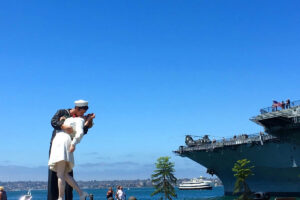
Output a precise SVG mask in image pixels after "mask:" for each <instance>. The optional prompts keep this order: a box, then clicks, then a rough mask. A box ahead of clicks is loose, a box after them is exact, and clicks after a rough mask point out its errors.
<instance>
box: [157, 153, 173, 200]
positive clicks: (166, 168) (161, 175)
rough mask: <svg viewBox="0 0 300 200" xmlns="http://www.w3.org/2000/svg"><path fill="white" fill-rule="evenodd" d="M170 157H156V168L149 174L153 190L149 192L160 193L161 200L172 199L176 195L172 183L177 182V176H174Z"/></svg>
mask: <svg viewBox="0 0 300 200" xmlns="http://www.w3.org/2000/svg"><path fill="white" fill-rule="evenodd" d="M169 159H170V157H160V158H158V159H157V163H155V165H156V170H154V174H152V176H151V181H152V184H153V186H154V188H155V191H154V192H153V193H152V194H151V196H154V195H156V194H159V193H161V194H162V196H161V198H160V199H161V200H163V199H165V200H167V199H168V200H172V198H171V196H172V197H177V195H176V192H175V189H174V185H175V184H176V182H177V178H176V177H175V176H174V174H173V173H174V172H175V170H174V163H171V162H170V161H169Z"/></svg>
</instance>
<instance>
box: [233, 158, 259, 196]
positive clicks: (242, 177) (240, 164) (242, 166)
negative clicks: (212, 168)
mask: <svg viewBox="0 0 300 200" xmlns="http://www.w3.org/2000/svg"><path fill="white" fill-rule="evenodd" d="M249 164H250V160H247V159H242V160H238V161H237V162H236V163H235V164H234V167H233V168H232V171H234V172H235V174H234V176H235V177H236V178H237V179H236V182H235V185H234V192H233V194H237V193H241V192H242V194H241V196H239V198H238V199H239V200H247V199H250V197H249V196H250V195H251V190H250V188H249V186H248V184H247V183H246V178H247V177H248V176H250V175H253V173H252V171H251V169H252V168H254V166H248V165H249Z"/></svg>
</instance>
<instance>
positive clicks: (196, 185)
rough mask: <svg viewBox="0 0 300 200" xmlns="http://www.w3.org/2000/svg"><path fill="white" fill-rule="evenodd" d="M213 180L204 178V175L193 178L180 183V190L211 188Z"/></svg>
mask: <svg viewBox="0 0 300 200" xmlns="http://www.w3.org/2000/svg"><path fill="white" fill-rule="evenodd" d="M212 186H213V182H212V181H210V180H206V179H204V178H203V177H202V176H200V178H193V179H191V180H189V181H183V182H182V183H181V184H179V187H178V188H179V189H180V190H211V189H212Z"/></svg>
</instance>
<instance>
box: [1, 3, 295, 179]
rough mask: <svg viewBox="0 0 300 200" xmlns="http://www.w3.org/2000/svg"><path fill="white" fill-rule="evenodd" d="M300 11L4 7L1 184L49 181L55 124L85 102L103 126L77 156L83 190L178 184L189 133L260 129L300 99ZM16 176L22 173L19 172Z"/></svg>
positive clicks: (250, 6)
mask: <svg viewBox="0 0 300 200" xmlns="http://www.w3.org/2000/svg"><path fill="white" fill-rule="evenodd" d="M299 10H300V2H299V1H274V0H272V1H260V0H257V1H255V0H251V1H246V0H244V1H240V0H237V1H200V0H197V1H192V0H191V1H183V0H182V1H174V0H172V1H154V0H151V1H150V0H147V1H140V0H136V1H133V0H132V1H64V2H62V1H42V2H41V1H2V2H1V3H0V27H1V31H0V37H1V40H0V66H1V74H0V89H1V98H0V103H1V113H2V115H1V116H0V120H1V128H0V136H1V140H0V152H1V157H0V180H12V181H13V180H29V179H31V180H46V177H47V171H46V170H47V161H48V150H49V142H50V137H51V132H52V127H51V126H50V119H51V117H52V116H53V114H54V113H55V112H56V110H57V109H60V108H71V107H73V101H74V100H77V99H86V100H88V101H89V102H90V110H89V111H90V112H94V113H96V115H97V117H96V119H95V126H94V127H93V129H91V130H90V131H89V133H88V135H86V136H85V137H84V139H83V140H82V142H81V143H80V145H78V147H77V150H76V153H75V160H76V167H75V173H76V177H77V178H78V179H81V180H90V179H97V180H108V179H135V178H149V177H150V174H151V173H152V170H153V167H154V162H155V161H156V159H157V158H158V157H160V156H171V157H172V161H173V162H175V166H176V170H177V176H178V177H196V176H199V175H201V174H202V175H203V174H204V171H205V170H204V169H203V168H202V167H200V165H198V164H196V163H194V162H192V161H190V160H188V159H185V158H180V157H177V156H175V155H174V154H173V153H172V151H173V150H176V149H177V148H178V146H180V145H183V144H184V136H185V134H193V135H203V134H209V135H211V136H214V137H215V138H220V137H223V136H224V137H230V136H232V135H234V134H238V133H255V132H258V131H260V130H262V129H261V128H260V127H259V126H257V125H256V124H254V123H252V122H250V121H249V118H250V117H252V116H254V115H256V114H258V111H259V109H260V108H262V107H266V106H269V105H270V104H271V102H272V100H273V99H276V100H285V99H287V98H290V99H291V100H292V101H293V100H297V99H300V94H299V85H300V79H299V73H300V12H299ZM16 170H17V171H18V173H16V172H15V171H16Z"/></svg>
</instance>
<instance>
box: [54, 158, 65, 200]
mask: <svg viewBox="0 0 300 200" xmlns="http://www.w3.org/2000/svg"><path fill="white" fill-rule="evenodd" d="M65 171H66V161H64V160H63V161H59V162H58V163H56V174H57V185H58V199H59V200H62V199H63V198H64V195H65V187H66V181H65Z"/></svg>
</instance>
